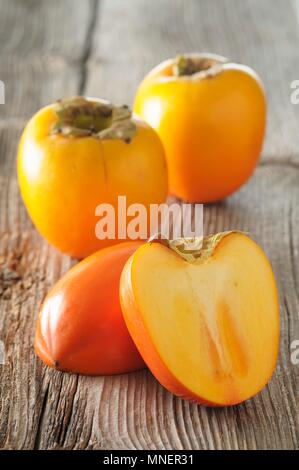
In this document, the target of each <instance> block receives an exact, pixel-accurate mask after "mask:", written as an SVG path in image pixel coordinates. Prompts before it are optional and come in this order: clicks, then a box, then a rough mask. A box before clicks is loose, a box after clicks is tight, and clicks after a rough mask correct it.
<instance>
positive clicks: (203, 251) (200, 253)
mask: <svg viewBox="0 0 299 470" xmlns="http://www.w3.org/2000/svg"><path fill="white" fill-rule="evenodd" d="M231 233H244V232H240V231H238V230H230V231H226V232H220V233H216V234H215V235H208V236H206V237H194V238H177V239H175V240H167V239H165V238H162V237H161V236H160V234H157V235H155V236H154V237H152V238H150V239H149V242H156V243H161V244H162V245H164V246H166V247H167V248H169V249H171V250H172V251H174V252H175V253H176V254H177V255H179V256H180V257H181V258H183V259H184V260H185V261H188V263H194V264H200V263H201V262H203V261H205V260H207V259H208V258H210V257H211V256H212V255H213V253H214V251H215V248H216V247H217V245H218V244H219V243H220V241H221V240H222V239H223V238H224V237H226V236H228V235H230V234H231Z"/></svg>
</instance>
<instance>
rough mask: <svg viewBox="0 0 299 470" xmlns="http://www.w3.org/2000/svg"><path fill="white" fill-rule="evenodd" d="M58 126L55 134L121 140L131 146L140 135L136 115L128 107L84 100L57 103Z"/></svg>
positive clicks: (68, 100) (77, 99) (77, 98)
mask: <svg viewBox="0 0 299 470" xmlns="http://www.w3.org/2000/svg"><path fill="white" fill-rule="evenodd" d="M54 109H55V112H56V114H57V122H56V123H55V125H54V126H53V128H52V134H62V135H64V136H72V137H91V136H92V137H95V138H98V139H101V140H107V139H121V140H124V141H125V142H127V143H129V142H130V141H131V139H132V138H133V136H134V135H135V132H136V126H135V124H134V122H133V121H132V119H131V117H132V113H131V111H130V109H129V108H128V107H127V106H119V107H117V106H113V105H112V104H111V103H103V102H100V101H92V100H87V99H86V98H84V97H82V96H77V97H73V98H69V99H66V100H61V101H58V102H57V103H55V107H54Z"/></svg>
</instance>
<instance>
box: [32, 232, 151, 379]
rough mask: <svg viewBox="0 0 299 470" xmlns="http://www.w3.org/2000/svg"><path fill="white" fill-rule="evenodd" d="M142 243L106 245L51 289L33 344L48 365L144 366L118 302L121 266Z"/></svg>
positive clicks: (99, 371) (79, 368) (88, 368)
mask: <svg viewBox="0 0 299 470" xmlns="http://www.w3.org/2000/svg"><path fill="white" fill-rule="evenodd" d="M141 244H142V243H141V242H138V241H135V242H125V243H121V244H118V245H115V246H113V247H109V248H105V249H102V250H100V251H98V252H96V253H94V254H93V255H91V256H89V257H88V258H86V259H84V260H83V261H81V262H80V263H78V264H77V265H75V266H74V267H73V268H71V269H70V270H69V271H68V272H67V273H66V274H65V275H64V276H63V277H62V278H61V279H60V280H59V281H58V282H57V284H56V285H55V286H54V287H53V288H52V289H51V291H50V292H49V294H48V295H47V297H46V299H45V301H44V302H43V305H42V307H41V309H40V312H39V315H38V320H37V325H36V335H35V343H34V346H35V352H36V354H37V355H38V356H39V357H40V359H41V360H42V361H43V362H45V363H46V364H47V365H48V366H50V367H53V368H56V369H59V370H63V371H68V372H74V373H80V374H88V375H111V374H121V373H125V372H130V371H133V370H137V369H141V368H143V367H145V364H144V362H143V359H142V358H141V356H140V355H139V353H138V351H137V349H136V347H135V345H134V343H133V341H132V339H131V337H130V335H129V333H128V330H127V327H126V325H125V322H124V320H123V316H122V312H121V307H120V302H119V279H120V274H121V271H122V269H123V266H124V264H125V262H126V261H127V260H128V258H129V257H130V256H131V255H132V254H133V252H134V251H135V250H136V249H137V248H138V247H140V246H141Z"/></svg>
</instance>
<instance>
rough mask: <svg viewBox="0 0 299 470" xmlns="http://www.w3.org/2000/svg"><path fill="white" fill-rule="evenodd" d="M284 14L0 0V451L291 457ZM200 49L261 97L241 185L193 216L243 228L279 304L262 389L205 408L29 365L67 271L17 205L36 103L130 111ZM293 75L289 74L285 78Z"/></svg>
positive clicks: (298, 59) (141, 382)
mask: <svg viewBox="0 0 299 470" xmlns="http://www.w3.org/2000/svg"><path fill="white" fill-rule="evenodd" d="M297 13H298V12H296V5H295V2H293V1H291V0H290V1H287V0H276V1H275V2H272V1H271V0H263V1H260V0H242V1H239V0H197V1H196V0H152V1H148V0H127V1H123V0H106V1H104V0H103V1H99V2H98V1H97V0H85V1H84V2H83V1H80V0H51V2H49V1H47V0H26V1H24V0H0V79H1V80H3V81H4V82H5V85H6V104H5V105H0V249H1V255H0V297H1V298H0V339H1V340H2V341H4V343H5V347H6V352H7V357H6V364H5V365H3V366H0V373H1V395H0V448H7V449H31V448H40V449H53V448H68V449H69V448H70V449H81V448H82V449H98V448H106V449H107V448H108V449H110V448H111V449H135V448H137V449H142V448H143V449H247V448H248V449H257V448H258V449H264V448H268V449H270V448H272V449H273V448H274V449H280V448H283V449H293V448H298V440H299V430H298V376H299V366H294V365H292V364H291V362H290V343H291V341H292V340H294V339H298V338H299V318H298V315H299V284H298V282H299V263H298V257H299V254H298V249H299V204H298V202H299V132H298V117H299V105H298V107H296V106H294V105H292V104H291V103H290V82H291V81H292V80H294V79H298V78H299V76H298V73H299V56H298V42H299V34H298V23H297V17H298V16H297ZM193 50H206V51H211V52H216V53H220V54H223V55H225V56H227V57H230V58H232V59H234V60H235V61H242V62H244V63H248V64H249V65H251V66H253V67H254V68H256V70H257V71H258V72H259V73H260V75H261V76H262V78H263V80H264V82H265V85H266V90H267V93H268V98H269V122H268V133H267V141H266V144H265V147H264V151H263V156H262V161H261V164H260V166H259V168H258V169H257V171H256V172H255V174H254V176H253V178H252V179H251V180H250V182H249V183H248V184H247V185H246V186H245V187H244V188H242V189H241V191H239V192H238V193H237V194H235V195H234V196H233V197H231V198H229V199H228V200H227V201H226V202H224V203H222V204H218V205H211V206H209V207H206V208H205V212H204V217H205V218H204V224H205V231H206V232H207V233H210V232H216V231H220V230H224V229H232V228H238V229H242V230H246V231H249V232H251V233H252V235H253V236H254V237H255V239H256V240H257V241H258V242H259V243H260V244H261V245H262V246H263V248H264V249H265V251H266V253H267V254H268V256H269V257H270V259H271V262H272V264H273V267H274V271H275V274H276V277H277V281H278V285H279V293H280V305H281V328H282V337H281V351H280V359H279V364H278V366H277V369H276V372H275V375H274V377H273V379H272V381H271V383H270V384H269V386H268V387H266V388H265V389H264V390H263V392H262V393H260V394H259V395H258V396H257V397H255V398H254V399H252V400H249V401H248V402H246V403H245V404H242V405H240V406H236V407H231V408H226V409H208V408H205V407H202V406H197V405H194V404H190V403H188V402H185V401H182V400H181V399H178V398H176V397H174V396H173V395H171V394H170V393H168V392H167V391H166V390H165V389H163V388H162V387H161V386H160V385H159V384H158V383H157V381H156V380H155V379H154V378H153V377H152V375H151V374H150V373H149V372H148V371H141V372H138V373H132V374H128V375H122V376H116V377H98V378H91V377H82V376H78V375H67V374H63V373H60V372H57V371H53V370H50V369H49V368H47V367H45V366H44V365H42V363H41V362H40V361H39V360H38V359H37V358H36V357H35V355H34V351H33V347H32V340H33V335H34V323H35V318H36V314H37V311H38V307H39V305H40V302H41V301H42V299H43V297H44V295H45V294H46V292H47V291H48V289H49V288H50V287H51V286H52V285H53V283H54V282H55V281H56V280H57V279H58V278H59V277H60V276H61V274H62V273H64V272H65V271H66V270H67V269H68V268H69V266H70V265H71V264H72V263H73V261H72V260H70V259H69V258H68V257H66V256H63V255H61V254H60V253H58V252H57V251H55V250H54V249H53V248H51V247H50V246H49V245H48V244H47V243H46V242H45V241H43V240H42V239H41V237H40V236H39V235H38V234H37V233H36V231H35V229H34V228H33V226H32V224H31V222H30V220H29V219H28V217H27V214H26V212H25V209H24V207H23V204H22V202H21V200H20V197H19V192H18V187H17V180H16V171H15V156H16V148H17V143H18V139H19V136H20V132H21V130H22V127H23V125H24V123H25V121H26V120H27V119H28V118H29V117H30V116H31V115H32V114H33V113H34V112H36V111H37V110H38V109H39V108H40V107H41V106H43V105H45V104H47V103H49V102H51V101H53V100H55V99H57V98H59V97H63V96H67V95H74V94H78V93H84V94H88V95H91V96H92V95H94V96H102V97H105V98H108V99H113V100H114V101H116V102H118V103H120V104H122V103H129V104H131V103H132V98H133V95H134V90H135V89H136V86H137V84H138V82H139V80H140V79H141V78H142V76H143V75H144V74H145V73H146V72H147V71H148V70H149V69H150V68H151V67H153V66H154V65H155V64H156V63H158V62H159V61H161V60H163V59H165V58H168V57H169V56H173V55H175V54H177V53H178V52H184V51H185V52H186V51H187V52H188V51H193ZM296 74H297V76H296Z"/></svg>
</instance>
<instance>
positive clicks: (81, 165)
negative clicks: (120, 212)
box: [18, 97, 168, 258]
mask: <svg viewBox="0 0 299 470" xmlns="http://www.w3.org/2000/svg"><path fill="white" fill-rule="evenodd" d="M18 178H19V184H20V189H21V194H22V196H23V200H24V203H25V205H26V208H27V210H28V213H29V215H30V217H31V218H32V220H33V223H34V224H35V226H36V227H37V229H38V230H39V231H40V233H41V234H42V235H43V236H44V237H45V238H46V240H48V241H49V243H51V244H53V245H54V246H55V247H56V248H58V249H60V250H61V251H63V252H64V253H67V254H70V255H72V256H75V257H78V258H83V257H85V256H88V255H89V254H91V253H93V252H95V251H97V250H99V249H100V248H105V247H106V246H110V245H112V244H116V243H118V239H117V238H116V239H111V238H106V239H99V238H98V237H97V236H96V233H95V227H96V223H97V222H98V218H97V217H96V208H97V206H99V205H100V204H102V203H105V204H110V205H111V206H112V208H114V209H115V211H116V212H117V204H118V196H126V199H127V204H128V206H129V205H130V204H133V203H140V204H143V205H144V206H145V208H146V209H148V208H149V205H150V204H154V203H156V204H160V203H162V202H164V201H165V199H166V196H167V191H168V184H167V169H166V163H165V156H164V150H163V146H162V144H161V141H160V139H159V137H158V135H157V134H156V132H155V131H154V130H153V129H151V128H150V127H149V125H148V124H145V123H144V122H142V121H141V120H140V119H135V118H134V117H132V116H131V113H130V111H129V110H128V109H127V108H126V107H120V108H117V107H115V106H112V105H111V104H110V103H107V102H104V101H102V100H95V99H92V100H91V99H85V98H82V97H78V98H73V99H70V100H64V101H62V102H59V103H54V104H52V105H50V106H47V107H45V108H43V109H41V110H40V111H39V112H38V113H37V114H36V115H35V116H33V118H32V119H31V120H30V121H29V123H28V124H27V126H26V128H25V130H24V133H23V135H22V138H21V141H20V145H19V152H18ZM116 223H117V222H116ZM125 229H126V227H125ZM117 233H118V229H117V227H116V234H117ZM124 238H125V236H124ZM119 241H121V240H119Z"/></svg>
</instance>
